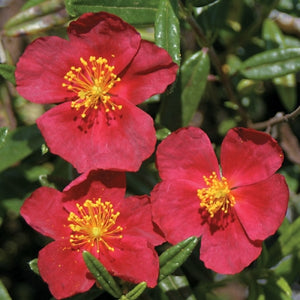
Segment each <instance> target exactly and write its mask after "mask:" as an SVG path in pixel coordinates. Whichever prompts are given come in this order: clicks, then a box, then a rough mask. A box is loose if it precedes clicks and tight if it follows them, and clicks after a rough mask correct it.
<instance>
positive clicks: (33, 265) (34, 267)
mask: <svg viewBox="0 0 300 300" xmlns="http://www.w3.org/2000/svg"><path fill="white" fill-rule="evenodd" d="M37 263H38V259H37V258H35V259H33V260H31V261H30V262H29V263H28V264H29V267H30V269H31V270H32V271H33V272H34V273H35V274H37V275H40V271H39V268H38V264H37Z"/></svg>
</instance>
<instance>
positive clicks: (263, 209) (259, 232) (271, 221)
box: [232, 174, 289, 240]
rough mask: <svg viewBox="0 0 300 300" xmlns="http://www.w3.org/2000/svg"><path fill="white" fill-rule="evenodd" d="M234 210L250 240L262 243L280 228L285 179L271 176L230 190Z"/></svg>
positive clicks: (285, 188) (277, 175) (284, 207)
mask: <svg viewBox="0 0 300 300" xmlns="http://www.w3.org/2000/svg"><path fill="white" fill-rule="evenodd" d="M232 194H233V195H234V196H235V199H236V204H235V206H234V209H235V211H236V214H237V216H238V218H239V220H240V222H241V224H242V226H243V227H244V229H245V231H246V233H247V235H248V237H249V238H250V239H251V240H264V239H266V238H267V237H268V236H270V235H272V234H274V233H275V232H276V230H277V229H278V227H279V226H280V225H281V223H282V221H283V219H284V217H285V214H286V210H287V205H288V199H289V191H288V187H287V185H286V182H285V179H284V177H283V176H282V175H280V174H275V175H273V176H271V177H270V178H268V179H266V180H265V181H261V182H259V183H255V184H253V185H248V186H243V187H240V188H237V189H235V190H233V191H232Z"/></svg>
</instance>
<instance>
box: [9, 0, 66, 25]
mask: <svg viewBox="0 0 300 300" xmlns="http://www.w3.org/2000/svg"><path fill="white" fill-rule="evenodd" d="M62 8H64V1H62V0H48V1H44V2H42V3H40V4H38V5H36V6H33V7H30V8H28V9H26V10H23V11H21V12H19V13H18V14H16V15H14V16H13V17H12V18H10V19H9V20H8V21H7V22H6V23H5V24H4V28H5V29H8V28H11V27H13V26H15V25H18V24H21V23H25V22H27V21H30V20H33V19H35V18H36V17H40V16H44V15H47V14H51V13H52V12H56V11H58V10H61V9H62Z"/></svg>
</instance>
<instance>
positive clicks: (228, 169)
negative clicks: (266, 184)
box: [221, 128, 283, 187]
mask: <svg viewBox="0 0 300 300" xmlns="http://www.w3.org/2000/svg"><path fill="white" fill-rule="evenodd" d="M282 161H283V153H282V150H281V148H280V146H279V145H278V144H277V142H276V141H275V140H274V139H273V138H272V137H271V136H270V135H269V134H267V133H264V132H260V131H257V130H254V129H246V128H234V129H231V130H229V131H228V133H227V135H226V136H225V138H224V140H223V143H222V146H221V166H222V171H223V175H224V176H225V177H226V178H227V179H228V181H229V183H230V186H231V187H238V186H241V185H247V184H252V183H255V182H258V181H261V180H264V179H266V178H268V177H270V176H271V175H273V174H274V173H275V172H276V171H277V170H278V169H279V168H280V166H281V164H282Z"/></svg>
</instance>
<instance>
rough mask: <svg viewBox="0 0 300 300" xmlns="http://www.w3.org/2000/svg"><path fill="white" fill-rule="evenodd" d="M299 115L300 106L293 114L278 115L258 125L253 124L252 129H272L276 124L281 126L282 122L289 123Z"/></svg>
mask: <svg viewBox="0 0 300 300" xmlns="http://www.w3.org/2000/svg"><path fill="white" fill-rule="evenodd" d="M299 115H300V106H298V107H297V108H296V109H295V110H294V111H293V112H291V113H289V114H283V113H277V114H276V115H275V117H273V118H271V119H269V120H267V121H264V122H258V123H254V124H251V126H250V127H251V128H253V129H265V128H268V127H271V126H273V125H275V124H279V123H282V122H287V121H288V120H292V119H295V118H296V117H298V116H299Z"/></svg>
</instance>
